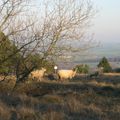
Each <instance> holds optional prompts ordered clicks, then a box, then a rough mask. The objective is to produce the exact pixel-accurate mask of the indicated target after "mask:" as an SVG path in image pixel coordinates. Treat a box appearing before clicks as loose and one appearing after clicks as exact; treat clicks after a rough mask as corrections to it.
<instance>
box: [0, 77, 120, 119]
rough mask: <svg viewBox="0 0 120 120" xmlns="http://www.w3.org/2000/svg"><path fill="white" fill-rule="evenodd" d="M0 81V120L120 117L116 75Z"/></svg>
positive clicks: (118, 87) (119, 99)
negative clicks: (18, 81)
mask: <svg viewBox="0 0 120 120" xmlns="http://www.w3.org/2000/svg"><path fill="white" fill-rule="evenodd" d="M44 79H45V80H44V81H43V82H36V81H30V80H27V81H26V82H24V83H23V82H22V83H18V84H16V86H15V82H16V81H15V79H13V78H12V79H10V78H8V79H5V80H4V81H1V82H0V120H120V76H115V75H114V76H112V75H110V76H109V75H103V76H100V77H97V78H92V79H91V78H87V77H86V76H84V75H81V76H76V77H75V78H73V79H72V80H70V81H64V82H63V83H61V82H58V81H56V80H49V79H47V78H44Z"/></svg>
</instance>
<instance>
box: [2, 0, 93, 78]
mask: <svg viewBox="0 0 120 120" xmlns="http://www.w3.org/2000/svg"><path fill="white" fill-rule="evenodd" d="M0 4H1V6H0V13H1V15H2V16H1V17H0V21H1V22H0V30H1V31H2V32H4V33H5V34H6V36H8V37H9V39H10V40H11V41H12V43H13V44H15V46H17V49H16V50H15V51H14V52H13V53H12V54H10V55H9V56H7V57H6V58H4V59H3V60H1V61H0V64H2V63H3V62H5V61H7V60H9V59H11V58H12V57H14V56H15V54H17V53H20V54H21V58H19V60H18V61H16V63H17V64H16V72H17V73H16V76H18V80H23V79H24V77H26V76H27V75H28V74H29V73H30V72H31V71H32V70H33V69H34V68H36V65H35V64H32V65H31V66H29V65H27V60H28V59H29V56H30V55H31V54H35V53H37V54H39V55H40V56H41V63H40V64H41V65H42V62H43V61H44V60H46V59H52V58H53V57H58V56H60V55H64V53H66V52H67V53H69V52H70V51H72V52H78V51H79V50H86V49H88V48H90V47H91V39H88V40H86V39H85V34H86V28H88V27H89V25H90V24H89V23H90V20H91V18H92V17H93V16H94V13H95V12H94V10H93V4H92V3H91V1H90V0H86V1H85V0H45V1H41V6H39V8H38V10H39V11H37V9H36V13H34V14H29V15H28V14H27V12H26V10H27V9H28V8H30V7H28V3H27V2H26V1H24V0H2V2H1V3H0ZM28 13H30V12H28ZM75 43H79V45H80V46H79V45H78V46H77V47H76V44H75ZM68 51H69V52H68ZM21 61H22V62H23V64H24V68H25V69H24V71H22V73H20V74H18V71H19V69H20V63H21ZM19 76H21V77H19Z"/></svg>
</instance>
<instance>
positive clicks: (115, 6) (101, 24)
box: [92, 0, 120, 42]
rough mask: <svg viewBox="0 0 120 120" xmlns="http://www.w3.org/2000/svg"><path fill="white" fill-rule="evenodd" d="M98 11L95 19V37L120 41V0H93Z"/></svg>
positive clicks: (100, 39) (102, 39) (105, 40)
mask: <svg viewBox="0 0 120 120" xmlns="http://www.w3.org/2000/svg"><path fill="white" fill-rule="evenodd" d="M93 2H94V5H95V6H96V7H97V9H98V11H99V12H98V13H97V15H96V17H95V19H94V20H93V24H94V26H92V30H93V32H94V33H95V39H96V40H99V41H102V42H103V41H104V42H120V0H93Z"/></svg>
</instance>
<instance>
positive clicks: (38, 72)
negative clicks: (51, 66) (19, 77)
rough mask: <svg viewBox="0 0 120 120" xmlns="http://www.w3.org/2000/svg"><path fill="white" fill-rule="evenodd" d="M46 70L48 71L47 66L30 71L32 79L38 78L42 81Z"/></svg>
mask: <svg viewBox="0 0 120 120" xmlns="http://www.w3.org/2000/svg"><path fill="white" fill-rule="evenodd" d="M45 71H46V69H45V68H42V69H41V70H35V71H32V72H31V73H30V78H32V79H37V80H39V81H41V79H42V78H43V76H44V73H45Z"/></svg>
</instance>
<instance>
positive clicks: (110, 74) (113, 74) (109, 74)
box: [104, 73, 120, 76]
mask: <svg viewBox="0 0 120 120" xmlns="http://www.w3.org/2000/svg"><path fill="white" fill-rule="evenodd" d="M104 75H106V76H120V73H104Z"/></svg>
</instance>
